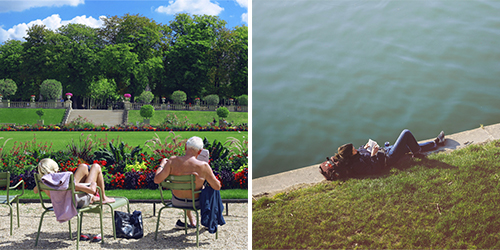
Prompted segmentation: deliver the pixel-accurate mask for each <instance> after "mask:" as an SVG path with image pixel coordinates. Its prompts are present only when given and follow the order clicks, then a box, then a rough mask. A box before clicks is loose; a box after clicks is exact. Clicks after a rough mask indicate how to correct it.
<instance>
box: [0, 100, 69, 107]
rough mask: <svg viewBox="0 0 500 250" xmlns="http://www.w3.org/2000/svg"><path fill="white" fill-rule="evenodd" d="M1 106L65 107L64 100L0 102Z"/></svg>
mask: <svg viewBox="0 0 500 250" xmlns="http://www.w3.org/2000/svg"><path fill="white" fill-rule="evenodd" d="M0 108H44V109H63V108H66V107H65V106H64V102H50V101H49V102H0Z"/></svg>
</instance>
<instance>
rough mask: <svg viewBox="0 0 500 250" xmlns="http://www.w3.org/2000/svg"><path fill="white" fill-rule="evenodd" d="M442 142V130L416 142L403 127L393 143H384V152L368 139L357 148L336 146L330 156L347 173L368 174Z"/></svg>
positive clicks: (419, 155)
mask: <svg viewBox="0 0 500 250" xmlns="http://www.w3.org/2000/svg"><path fill="white" fill-rule="evenodd" d="M444 142H445V138H444V132H443V131H441V133H439V135H438V136H437V137H436V139H434V140H432V141H429V142H425V143H418V142H417V140H416V139H415V137H414V136H413V134H412V133H411V132H410V131H409V130H408V129H405V130H403V132H401V134H400V135H399V137H398V139H397V140H396V143H394V145H392V146H389V145H386V147H385V148H384V152H381V150H380V146H379V145H378V144H377V142H375V141H373V140H371V139H370V140H369V141H368V143H366V144H365V145H364V146H362V147H359V148H358V149H356V148H355V147H354V146H353V144H352V143H348V144H344V145H342V146H340V147H339V148H338V153H337V154H335V156H333V157H332V158H333V160H334V161H336V162H337V165H338V166H339V168H345V169H346V170H347V172H348V174H349V175H370V174H376V173H379V172H380V171H381V170H382V169H383V168H385V167H389V166H391V165H394V164H395V163H397V162H398V161H399V160H400V159H401V158H402V157H403V156H404V155H406V154H408V153H411V154H412V156H413V157H422V156H424V154H423V152H426V151H432V150H435V149H436V148H437V147H438V146H439V145H442V144H444Z"/></svg>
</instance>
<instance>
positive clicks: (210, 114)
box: [128, 110, 248, 126]
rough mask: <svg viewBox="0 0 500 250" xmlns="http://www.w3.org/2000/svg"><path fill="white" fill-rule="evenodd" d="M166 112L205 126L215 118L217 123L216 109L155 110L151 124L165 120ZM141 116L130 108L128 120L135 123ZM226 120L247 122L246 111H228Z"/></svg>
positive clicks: (137, 111)
mask: <svg viewBox="0 0 500 250" xmlns="http://www.w3.org/2000/svg"><path fill="white" fill-rule="evenodd" d="M167 114H172V115H173V114H175V115H176V116H177V118H179V119H180V120H182V121H185V120H186V119H185V117H187V119H188V123H190V124H199V125H202V126H206V125H207V123H209V122H212V121H213V119H214V118H215V119H216V120H217V123H218V121H219V118H218V116H217V112H216V111H169V110H156V111H155V114H154V116H153V117H152V118H151V121H150V123H151V125H153V126H158V125H159V124H160V123H162V122H163V121H164V120H165V117H167ZM142 121H143V118H142V117H141V116H140V114H139V110H131V111H130V112H129V116H128V122H129V123H130V122H132V123H134V124H136V122H142ZM226 121H228V122H232V123H233V124H234V125H239V124H243V123H248V113H247V112H230V113H229V116H228V117H227V118H226Z"/></svg>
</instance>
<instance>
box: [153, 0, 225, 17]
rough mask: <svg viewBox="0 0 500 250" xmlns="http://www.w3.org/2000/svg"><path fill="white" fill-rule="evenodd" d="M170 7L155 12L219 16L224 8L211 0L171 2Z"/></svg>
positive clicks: (174, 0) (161, 7)
mask: <svg viewBox="0 0 500 250" xmlns="http://www.w3.org/2000/svg"><path fill="white" fill-rule="evenodd" d="M168 3H169V5H168V6H160V7H158V8H157V9H156V10H155V11H156V12H158V13H165V14H168V15H174V14H177V13H189V14H194V15H213V16H217V15H219V13H221V12H222V11H223V10H224V8H222V7H220V6H219V5H218V4H215V3H212V2H210V0H170V1H169V2H168Z"/></svg>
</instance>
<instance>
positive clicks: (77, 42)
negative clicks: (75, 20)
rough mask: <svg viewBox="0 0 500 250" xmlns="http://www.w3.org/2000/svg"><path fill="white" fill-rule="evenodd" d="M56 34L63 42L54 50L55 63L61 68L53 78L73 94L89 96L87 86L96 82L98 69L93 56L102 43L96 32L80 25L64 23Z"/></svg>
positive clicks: (95, 58)
mask: <svg viewBox="0 0 500 250" xmlns="http://www.w3.org/2000/svg"><path fill="white" fill-rule="evenodd" d="M57 31H58V34H59V35H60V36H62V37H63V39H61V40H60V46H61V49H60V50H58V51H60V52H61V54H60V55H58V57H57V61H55V63H56V64H57V65H59V66H61V69H60V70H59V71H58V72H57V74H58V75H57V76H56V77H55V78H56V79H58V80H60V81H61V82H62V84H63V87H64V89H66V90H67V91H69V92H72V93H73V94H74V95H76V96H82V97H90V86H91V83H92V82H94V80H95V79H97V75H98V74H99V70H100V69H99V65H98V56H97V53H98V52H99V51H100V50H101V47H102V41H101V40H100V39H99V38H98V36H97V29H94V28H91V27H89V26H86V25H83V24H67V25H64V26H62V27H60V28H59V29H58V30H57ZM76 96H74V100H75V99H76V98H77V97H76Z"/></svg>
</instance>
